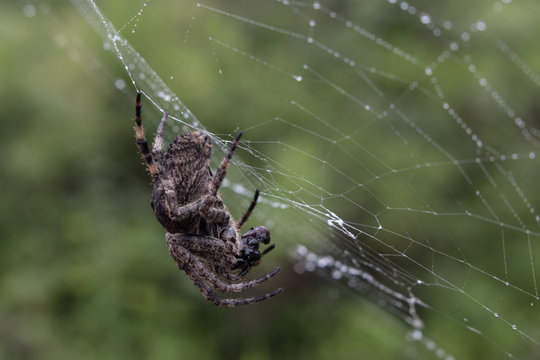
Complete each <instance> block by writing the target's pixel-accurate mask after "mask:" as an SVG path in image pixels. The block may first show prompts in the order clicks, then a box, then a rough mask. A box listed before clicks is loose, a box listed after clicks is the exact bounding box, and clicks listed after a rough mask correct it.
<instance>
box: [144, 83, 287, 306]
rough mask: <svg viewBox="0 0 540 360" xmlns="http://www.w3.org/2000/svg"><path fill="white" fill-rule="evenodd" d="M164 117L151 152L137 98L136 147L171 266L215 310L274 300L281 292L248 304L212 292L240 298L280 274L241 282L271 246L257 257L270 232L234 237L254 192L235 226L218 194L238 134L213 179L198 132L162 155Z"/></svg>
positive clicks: (205, 146) (207, 141) (206, 139)
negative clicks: (147, 174) (147, 176)
mask: <svg viewBox="0 0 540 360" xmlns="http://www.w3.org/2000/svg"><path fill="white" fill-rule="evenodd" d="M167 116H168V115H167V113H165V114H164V116H163V118H162V119H161V122H160V124H159V126H158V129H157V133H156V137H155V139H154V145H153V148H152V151H151V152H150V149H149V147H148V143H147V141H146V139H145V137H144V130H143V127H142V122H141V94H140V93H139V94H137V102H136V106H135V133H136V138H137V145H138V147H139V149H140V151H141V153H142V155H143V157H144V158H145V160H146V164H147V166H148V169H149V171H150V174H151V175H152V182H153V185H154V191H153V192H152V202H151V204H152V209H153V210H154V214H155V215H156V218H157V219H158V221H159V222H160V223H161V225H162V226H163V227H164V228H165V229H166V230H167V235H166V239H167V245H168V247H169V252H170V254H171V256H172V257H173V259H174V261H175V262H176V264H177V265H178V267H179V268H180V269H182V270H184V271H185V272H186V274H187V275H188V276H189V277H190V278H191V280H193V282H194V283H195V285H196V286H197V287H198V288H199V290H200V291H201V293H202V294H203V295H204V297H206V298H207V299H208V300H209V301H210V302H212V303H213V304H215V305H219V306H229V307H230V306H236V305H241V304H249V303H253V302H257V301H262V300H265V299H268V298H269V297H272V296H274V295H277V294H279V293H280V292H281V291H282V290H281V289H277V290H275V291H273V292H271V293H267V294H265V295H262V296H258V297H253V298H244V299H222V298H220V297H219V296H218V295H217V294H216V293H215V292H214V291H213V290H212V288H214V289H216V290H218V291H221V292H240V291H243V290H244V289H247V288H250V287H253V286H256V285H258V284H260V283H261V282H263V281H265V280H268V279H269V278H271V277H272V276H274V275H275V274H276V273H277V272H278V271H279V268H276V269H275V270H274V271H272V272H270V273H268V274H266V275H265V276H263V277H260V278H258V279H255V280H250V281H245V282H242V279H243V277H244V275H246V274H247V272H248V271H249V270H250V269H251V268H252V267H253V266H255V265H258V264H259V263H260V261H261V258H262V256H263V255H265V254H266V253H268V252H269V251H270V250H272V249H273V248H274V245H271V246H269V247H267V248H266V249H265V250H264V251H262V252H260V251H259V247H260V244H261V243H263V244H269V243H270V232H269V231H268V229H267V228H266V227H264V226H258V227H256V228H252V229H250V230H249V231H248V232H246V233H245V234H244V235H242V236H240V235H239V230H240V229H241V227H242V225H243V224H244V223H245V222H246V220H247V219H248V217H249V215H250V214H251V212H252V211H253V208H254V207H255V204H256V203H257V199H258V196H259V191H258V190H257V191H255V196H254V198H253V201H252V202H251V205H250V206H249V208H248V210H247V211H246V212H245V214H244V215H243V216H242V218H241V219H240V220H239V221H238V222H236V221H235V220H234V219H233V217H232V216H231V215H230V213H229V211H228V210H227V207H226V206H225V204H224V203H223V201H222V199H221V196H220V195H219V193H218V190H219V187H220V186H221V182H222V181H223V178H224V177H225V174H226V171H227V167H228V165H229V161H230V159H231V157H232V155H233V152H234V150H235V149H236V146H237V145H238V141H239V140H240V137H241V136H242V133H239V134H238V135H237V136H236V138H235V139H234V141H233V143H232V145H231V148H230V149H229V151H228V152H227V154H226V155H225V158H224V159H223V161H222V163H221V166H220V167H219V168H218V170H217V171H216V174H215V175H212V171H211V170H210V166H209V164H210V154H211V150H212V145H211V143H210V139H209V137H208V136H207V135H206V134H204V133H203V132H201V131H194V132H190V133H187V134H183V135H179V136H177V137H176V138H175V139H174V140H173V141H172V143H171V144H170V145H169V148H168V149H167V151H166V152H165V154H163V153H162V149H163V129H164V127H165V123H166V121H167ZM208 284H210V285H208Z"/></svg>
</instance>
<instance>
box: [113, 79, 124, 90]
mask: <svg viewBox="0 0 540 360" xmlns="http://www.w3.org/2000/svg"><path fill="white" fill-rule="evenodd" d="M114 86H115V87H116V88H117V89H118V90H124V89H125V87H126V82H125V81H124V80H123V79H117V80H116V81H115V82H114Z"/></svg>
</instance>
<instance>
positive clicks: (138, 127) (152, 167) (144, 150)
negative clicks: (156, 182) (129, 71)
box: [135, 93, 159, 179]
mask: <svg viewBox="0 0 540 360" xmlns="http://www.w3.org/2000/svg"><path fill="white" fill-rule="evenodd" d="M141 108H142V106H141V93H137V100H136V102H135V137H136V139H137V146H138V147H139V150H140V151H141V154H142V156H143V157H144V159H145V160H146V165H147V166H148V170H149V171H150V174H151V175H152V178H153V179H157V178H158V177H159V171H158V168H157V167H156V164H155V162H154V158H153V157H152V154H151V153H150V149H149V148H148V142H147V141H146V138H145V137H144V128H143V126H142V117H141Z"/></svg>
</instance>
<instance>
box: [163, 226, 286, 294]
mask: <svg viewBox="0 0 540 360" xmlns="http://www.w3.org/2000/svg"><path fill="white" fill-rule="evenodd" d="M166 237H167V244H168V245H169V251H174V252H175V253H179V254H180V256H181V257H184V258H187V257H189V255H190V254H193V255H195V256H192V257H189V260H190V262H191V263H192V264H193V267H194V268H195V269H196V270H197V272H198V273H199V274H200V275H201V276H203V277H204V278H205V279H206V280H207V281H208V282H209V283H210V284H211V285H212V286H213V287H214V288H215V289H217V290H219V291H222V292H240V291H243V290H245V289H247V288H250V287H253V286H256V285H258V284H260V283H262V282H263V281H266V280H268V279H270V278H271V277H273V276H274V275H276V274H277V273H278V272H279V270H280V268H279V267H277V268H275V269H274V270H273V271H271V272H270V273H268V274H266V275H264V276H261V277H260V278H257V279H254V280H250V281H246V282H242V283H236V284H227V283H225V282H223V281H222V280H220V279H219V278H218V277H217V276H216V274H215V273H214V272H212V271H211V270H209V269H208V266H206V264H205V263H204V262H203V261H201V260H200V259H199V258H198V257H201V258H202V259H205V262H208V263H211V264H213V265H217V266H220V265H221V266H223V267H224V268H225V269H231V265H233V264H234V263H236V257H234V255H229V256H227V255H228V253H230V252H231V251H232V250H233V248H232V244H231V245H229V244H230V243H225V242H223V241H222V240H220V239H215V238H210V237H203V236H198V235H189V234H171V233H168V234H167V235H166ZM186 251H187V252H188V253H186ZM171 255H172V253H171ZM216 255H217V256H218V257H220V258H221V257H225V256H227V257H226V258H225V259H227V258H229V259H227V260H226V261H225V262H224V261H221V262H219V261H217V260H215V259H213V257H216ZM173 258H174V255H173ZM231 258H232V261H231ZM213 260H214V261H213ZM227 274H228V271H227V270H225V271H221V273H220V275H223V277H225V278H228V276H227Z"/></svg>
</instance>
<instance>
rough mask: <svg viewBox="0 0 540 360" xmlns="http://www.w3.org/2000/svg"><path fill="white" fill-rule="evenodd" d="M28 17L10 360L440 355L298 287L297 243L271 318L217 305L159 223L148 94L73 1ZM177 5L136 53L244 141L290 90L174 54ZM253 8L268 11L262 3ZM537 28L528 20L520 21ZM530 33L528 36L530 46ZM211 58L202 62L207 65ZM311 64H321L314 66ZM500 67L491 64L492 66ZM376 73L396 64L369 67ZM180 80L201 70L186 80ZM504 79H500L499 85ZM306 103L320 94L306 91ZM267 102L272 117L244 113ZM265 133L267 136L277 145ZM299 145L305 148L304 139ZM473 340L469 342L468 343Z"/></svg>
mask: <svg viewBox="0 0 540 360" xmlns="http://www.w3.org/2000/svg"><path fill="white" fill-rule="evenodd" d="M482 3H483V4H484V3H485V2H482ZM26 4H27V3H26V2H24V1H12V2H2V3H0V98H1V99H2V103H1V106H0V119H1V122H0V143H1V147H0V149H1V151H2V162H0V184H1V185H2V189H3V191H2V201H1V202H0V238H1V240H0V358H1V359H124V358H132V359H336V358H337V359H398V358H424V357H426V358H432V357H434V354H433V353H432V352H430V351H428V350H425V349H423V348H422V347H421V346H417V345H416V344H415V343H412V342H409V341H408V340H407V338H406V327H405V325H404V324H402V323H400V321H399V320H397V319H394V318H393V317H391V316H390V315H388V314H387V313H385V312H384V311H382V310H380V309H378V308H377V307H376V306H375V305H372V304H371V303H369V302H366V301H363V300H360V299H358V298H355V297H352V296H350V294H349V292H347V291H346V290H345V291H343V292H341V291H339V290H337V289H335V287H334V285H335V284H332V286H329V285H330V284H329V283H327V282H326V281H321V280H320V278H314V277H311V276H308V275H302V276H300V275H296V274H295V273H294V271H293V270H292V264H291V263H290V262H291V260H290V258H289V257H288V254H287V251H288V250H290V247H291V246H292V245H293V244H294V243H295V239H294V238H292V237H289V238H285V237H284V238H283V239H282V241H283V243H282V244H281V245H280V244H278V248H280V249H279V251H276V253H275V254H273V256H272V259H271V260H268V262H267V263H266V264H264V266H262V268H263V269H262V270H261V269H259V270H258V271H259V272H261V273H262V271H264V270H269V269H271V268H272V267H273V266H275V265H277V264H280V265H281V266H282V272H281V273H280V274H279V276H278V277H277V278H275V279H273V280H272V281H270V282H271V284H268V285H267V286H266V287H265V289H266V290H269V289H272V288H273V287H277V286H279V287H283V288H285V290H286V291H285V293H284V294H282V295H280V296H279V297H277V298H275V299H272V301H267V302H264V303H261V304H257V305H255V306H250V307H241V308H236V309H225V310H224V309H219V308H215V307H213V306H212V305H210V304H208V303H207V302H206V301H204V300H203V298H202V297H201V295H200V294H199V293H198V291H197V290H196V289H195V287H194V286H193V285H192V283H191V282H190V281H189V280H188V279H187V278H186V277H185V276H184V275H183V274H182V273H180V272H179V271H178V270H177V268H176V266H175V265H174V263H173V262H172V260H171V259H170V256H169V255H168V253H167V250H166V247H165V243H164V241H163V240H164V231H163V229H162V228H161V227H160V226H159V224H158V223H157V222H156V221H155V220H154V218H153V215H152V212H151V209H150V206H149V194H150V190H151V188H150V184H149V181H150V180H149V177H148V176H147V174H146V172H145V171H144V168H143V166H142V165H141V160H140V156H139V155H138V153H137V151H136V147H135V144H134V140H133V132H132V122H131V118H132V113H133V99H134V98H133V96H134V89H132V88H130V87H129V85H128V89H126V90H124V91H119V90H117V89H116V88H115V87H114V81H115V80H116V79H118V78H125V74H124V73H123V71H122V70H121V69H120V66H119V63H118V61H116V60H115V59H114V58H113V56H109V55H110V54H108V53H105V52H104V51H103V50H102V41H101V40H100V39H99V37H98V36H97V35H96V34H95V33H94V32H93V30H92V29H91V28H90V26H89V25H88V24H87V23H86V22H85V21H84V20H83V19H82V17H81V15H80V14H79V13H78V12H77V11H76V10H75V8H74V7H73V6H72V5H71V4H70V3H68V2H64V1H56V2H49V3H40V4H36V7H37V9H38V14H37V15H36V16H34V17H27V16H24V14H23V8H24V6H25V5H26ZM44 4H45V5H44ZM99 5H100V6H103V7H104V8H105V12H106V13H107V14H109V16H111V18H112V19H113V21H116V23H119V24H123V23H125V22H126V21H127V20H128V19H129V17H126V12H125V11H126V9H129V10H130V11H131V12H134V11H135V10H137V9H139V8H140V6H141V5H140V4H133V3H130V2H118V3H117V2H107V3H104V4H99ZM468 5H470V6H474V4H468ZM44 6H46V7H44ZM156 6H157V5H156ZM176 6H179V5H178V4H176V5H172V4H171V7H173V9H171V14H170V18H167V21H163V19H159V18H157V17H155V16H153V15H148V16H147V17H143V19H144V21H145V22H146V23H145V24H143V25H141V26H146V29H148V28H152V27H155V29H156V30H155V32H151V31H148V30H146V32H144V33H142V34H141V35H140V36H138V37H134V38H133V39H132V41H133V44H134V46H135V47H136V48H137V49H149V50H147V51H145V55H146V54H149V55H148V57H145V58H146V59H147V60H148V61H149V63H150V65H151V66H154V67H156V68H161V69H163V68H164V69H165V70H162V73H163V74H168V73H169V70H170V72H171V73H173V74H182V75H185V76H186V78H185V79H183V80H182V82H183V84H182V85H179V87H180V88H181V89H182V90H184V93H183V94H184V95H183V96H182V101H184V102H185V103H186V104H187V105H188V107H190V108H191V109H192V110H194V112H195V113H196V115H197V116H198V117H199V118H200V119H204V120H205V121H204V123H205V125H206V126H207V127H208V128H210V129H211V130H212V131H214V132H216V133H230V132H231V131H232V130H233V129H231V126H230V124H231V123H232V124H234V125H235V126H234V127H245V123H243V122H247V121H249V120H246V119H250V118H253V117H255V116H257V111H266V110H264V109H273V108H275V107H276V106H283V104H284V103H286V102H284V101H283V98H281V97H280V96H281V95H280V94H279V93H278V92H279V90H278V89H274V90H272V89H270V90H269V89H268V87H267V86H269V87H271V86H276V85H275V83H274V85H272V84H273V83H272V82H271V81H269V79H266V78H264V75H261V78H260V79H256V80H254V79H252V78H238V79H237V82H236V83H235V85H236V86H235V87H233V88H226V89H225V88H223V86H224V85H222V84H216V83H215V82H216V76H215V75H214V72H215V71H214V70H215V69H211V71H212V73H211V74H210V70H208V64H207V63H208V62H210V63H211V62H215V56H213V54H212V52H209V49H208V47H207V46H206V47H203V48H200V49H198V48H196V49H193V51H194V53H193V54H190V56H184V55H183V54H182V53H179V52H176V53H175V52H172V53H170V54H167V53H166V52H164V51H162V50H163V49H160V48H161V45H160V43H159V41H156V40H155V39H156V38H158V37H157V36H156V35H155V34H156V33H157V34H164V33H165V34H166V33H170V32H173V33H174V32H175V31H176V32H179V33H181V34H182V35H183V34H184V32H185V29H186V25H185V22H182V21H188V19H185V16H184V15H180V16H178V18H177V19H176V21H174V18H175V17H174V16H173V14H180V13H181V9H178V8H176ZM251 6H253V7H254V9H253V11H256V5H251ZM336 6H337V5H336ZM358 6H360V5H358ZM364 6H365V8H364V11H368V12H372V13H373V14H374V15H373V19H381V18H382V17H383V16H384V14H382V13H379V12H377V11H378V8H377V6H375V5H372V6H368V4H364ZM433 6H435V5H433ZM441 6H442V5H441ZM46 8H48V9H49V10H48V12H47V11H45V12H47V14H43V11H44V9H46ZM471 12H472V13H475V10H472V11H471ZM159 13H160V12H159V11H155V12H153V13H152V14H154V15H156V14H159ZM510 14H511V13H510ZM186 16H187V15H186ZM464 16H465V15H464ZM510 17H511V16H509V21H510V20H511V19H510ZM526 17H527V15H526V14H521V13H520V14H519V15H518V17H517V18H519V19H520V20H524V19H525V18H526ZM393 20H396V19H388V28H385V29H384V30H381V33H382V37H383V38H385V39H388V40H392V41H394V42H396V43H403V44H404V46H403V47H407V48H411V49H414V51H415V52H416V53H418V54H420V53H421V52H423V51H427V50H426V48H423V47H421V46H420V44H418V43H415V40H413V39H408V38H400V36H401V35H400V30H399V28H393V27H398V24H397V23H395V22H393ZM198 21H202V20H198ZM282 21H287V19H282ZM464 21H466V19H464ZM195 25H197V23H195ZM210 26H211V25H210ZM214 26H215V27H216V29H219V31H222V32H223V33H225V32H233V30H232V29H227V28H224V27H222V26H221V24H220V23H219V22H218V21H217V20H216V23H215V24H214ZM501 26H502V27H504V26H505V24H501ZM508 26H509V27H510V25H508ZM523 33H524V30H523V29H521V32H520V33H518V36H519V34H523ZM326 34H327V35H329V36H331V34H330V33H326ZM222 35H223V36H232V37H235V36H240V35H238V34H234V33H233V34H227V35H225V34H222ZM244 35H245V34H244ZM274 35H275V34H270V35H268V36H269V39H260V38H256V39H255V38H249V34H248V35H247V36H246V38H245V39H243V40H242V41H245V43H252V44H256V45H258V46H261V47H268V50H267V55H266V56H267V57H266V59H268V60H269V61H270V62H271V61H272V56H273V55H272V48H271V45H270V44H271V40H272V39H271V37H272V36H274ZM264 40H266V41H264ZM341 40H342V41H347V40H348V39H340V41H341ZM195 47H196V46H195ZM427 48H429V46H427ZM538 50H539V48H538V47H537V48H534V49H530V54H528V55H527V56H528V60H530V63H531V62H532V63H534V61H532V60H531V59H536V60H538V59H539V56H540V54H539V53H538ZM197 51H199V52H200V55H199V57H197V56H195V55H194V54H196V53H197ZM478 51H479V52H481V51H482V50H481V49H479V50H478ZM261 52H262V53H264V51H261ZM366 56H369V54H367V55H366ZM306 57H309V58H310V59H311V61H316V59H314V58H313V57H312V54H306ZM484 60H485V62H487V63H488V62H489V60H490V59H489V53H486V55H485V58H484ZM321 61H322V60H321ZM375 61H392V60H391V59H386V60H384V59H382V60H379V59H372V60H369V61H367V62H368V63H369V62H375ZM400 65H402V64H401V63H398V64H396V66H400ZM221 66H222V67H224V68H227V66H234V64H228V63H226V62H222V63H221ZM238 66H242V65H241V64H240V65H238ZM173 67H176V69H187V68H189V69H192V71H181V70H176V72H175V70H173ZM498 69H500V67H496V66H494V69H493V72H494V73H496V72H497V71H498ZM448 76H449V77H452V76H453V74H450V73H449V74H448ZM492 78H493V77H492ZM497 79H498V78H497ZM253 81H259V84H258V85H257V89H258V90H261V89H263V88H265V89H266V90H265V91H269V92H272V91H273V92H274V94H275V96H261V97H260V98H257V96H256V95H253V97H251V98H250V97H248V95H249V94H248V92H249V91H246V88H247V89H249V84H250V83H253ZM464 81H465V80H463V79H459V78H457V79H455V83H456V84H458V85H457V86H456V89H455V91H456V92H460V91H463V87H462V86H460V85H459V84H461V83H463V82H464ZM501 81H504V79H501ZM508 81H511V80H508ZM128 84H129V83H128ZM186 84H187V85H186ZM314 86H315V85H314ZM257 89H256V90H257ZM400 91H401V89H396V92H398V93H399V92H400ZM534 93H536V94H538V89H537V88H536V89H533V91H532V94H530V95H529V96H528V97H527V96H524V97H523V98H521V99H520V98H518V96H517V95H516V98H512V101H513V103H520V104H521V103H523V104H525V105H524V107H526V106H527V105H526V104H532V103H534V100H532V99H531V97H532V96H533V95H534ZM518 95H519V94H518ZM521 95H523V94H521ZM295 96H296V97H297V98H302V97H303V96H307V95H305V94H303V93H302V92H301V90H298V92H297V93H296V94H295ZM242 97H248V98H246V99H243V98H242ZM252 101H253V102H255V103H257V104H258V106H246V107H245V108H240V107H238V104H242V103H243V102H246V103H248V102H252ZM313 106H316V104H314V105H313ZM321 106H322V105H321ZM411 107H414V104H411ZM147 109H148V110H147V112H146V113H145V115H146V116H148V118H149V119H153V120H152V121H154V123H155V121H156V119H157V118H158V117H159V114H157V113H156V112H155V111H154V110H153V109H152V108H151V107H150V106H147ZM469 110H470V114H474V112H475V111H476V109H474V108H472V109H469ZM317 111H318V113H325V114H326V113H332V112H333V111H354V110H352V109H339V110H338V109H324V108H319V109H317ZM534 111H535V110H534V109H531V112H534ZM227 112H228V115H223V116H221V115H222V114H223V113H226V114H227ZM228 117H229V118H228ZM423 117H425V118H426V121H428V120H429V114H425V113H420V110H419V114H418V119H422V118H423ZM336 118H340V116H336ZM537 118H538V117H537V116H536V119H537ZM209 119H216V120H215V121H214V122H212V121H211V120H209ZM218 119H221V120H219V121H218ZM420 121H421V120H420ZM234 127H233V128H234ZM251 136H252V137H253V138H261V137H262V136H264V132H260V133H257V132H253V133H252V134H251ZM286 141H287V142H288V143H295V144H299V147H301V146H302V144H301V142H302V139H293V138H290V139H287V140H286ZM305 145H306V146H309V145H310V144H305ZM311 145H313V144H311ZM313 151H317V147H316V146H313ZM388 151H392V149H391V148H390V147H389V149H388ZM397 155H399V154H397ZM397 155H396V156H397ZM284 161H285V160H284ZM291 161H294V160H291ZM336 161H337V160H336ZM293 165H296V166H303V164H293ZM316 170H318V169H315V170H314V169H305V172H306V173H307V174H309V173H310V171H316ZM535 181H536V180H535ZM426 186H429V184H428V185H426ZM396 191H399V189H397V190H396ZM464 201H466V199H465V200H464ZM259 210H261V209H259ZM345 211H346V210H345ZM351 211H353V210H351ZM281 220H282V221H283V229H282V230H281V234H286V233H287V232H286V228H287V227H293V226H299V227H302V226H309V225H307V224H300V225H297V224H293V223H287V222H286V221H287V220H284V219H281ZM433 231H437V229H434V230H433ZM479 241H480V240H479ZM276 284H279V285H276ZM257 291H262V289H258V290H257ZM435 326H436V325H435ZM437 331H438V332H439V334H444V336H446V337H448V338H454V337H456V340H455V342H454V343H460V344H462V345H463V346H462V348H461V349H449V350H450V351H451V352H452V350H456V352H458V353H460V354H461V355H462V356H464V357H466V358H475V357H476V356H480V355H479V354H482V356H483V357H484V356H487V355H490V354H492V352H494V354H496V355H495V356H499V355H501V354H500V353H499V352H497V351H496V350H494V349H493V348H492V347H491V346H490V344H487V343H481V344H478V343H472V342H471V343H468V342H467V339H466V338H467V336H465V335H464V334H463V333H464V332H465V331H463V332H462V333H461V334H456V333H450V332H449V331H447V329H444V328H440V329H437ZM460 336H461V337H463V338H464V339H461V340H458V339H457V338H458V337H460Z"/></svg>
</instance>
